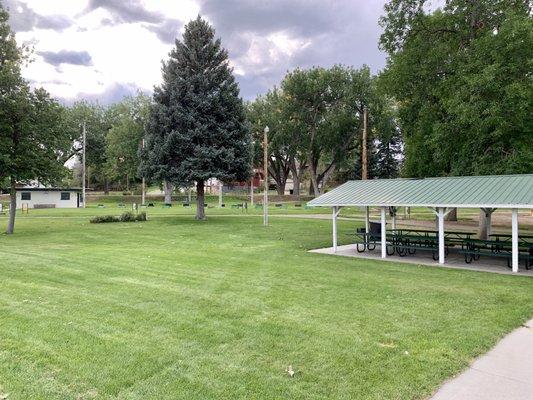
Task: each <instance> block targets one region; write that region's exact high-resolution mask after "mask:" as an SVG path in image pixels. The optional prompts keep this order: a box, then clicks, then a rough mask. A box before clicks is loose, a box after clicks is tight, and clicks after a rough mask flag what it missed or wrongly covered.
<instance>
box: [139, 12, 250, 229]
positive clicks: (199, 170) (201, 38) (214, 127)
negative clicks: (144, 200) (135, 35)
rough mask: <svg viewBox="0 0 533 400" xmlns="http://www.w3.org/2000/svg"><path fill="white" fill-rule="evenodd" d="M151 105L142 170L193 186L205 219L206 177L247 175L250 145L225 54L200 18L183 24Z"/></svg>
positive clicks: (153, 176)
mask: <svg viewBox="0 0 533 400" xmlns="http://www.w3.org/2000/svg"><path fill="white" fill-rule="evenodd" d="M154 103H155V104H154V105H153V106H152V109H151V115H150V118H149V122H148V124H147V135H146V147H145V149H144V150H143V151H142V162H141V166H140V170H141V173H142V174H144V176H146V177H147V178H151V179H155V180H159V181H163V180H166V181H169V182H171V183H172V184H174V185H175V186H178V187H180V186H181V187H188V186H191V185H193V184H196V192H197V205H198V207H197V211H196V218H197V219H205V212H204V183H205V181H206V180H207V179H209V178H217V179H220V180H221V181H225V182H229V181H235V180H246V179H248V178H249V177H250V175H251V157H252V147H251V134H250V129H249V126H248V123H247V121H246V119H245V112H244V105H243V102H242V100H241V99H240V98H239V88H238V85H237V83H236V82H235V78H234V77H233V74H232V69H231V68H230V67H229V65H228V53H227V52H226V50H225V49H224V48H222V46H221V41H220V39H215V31H214V29H213V28H212V27H211V26H210V25H209V24H208V23H207V22H206V21H205V20H203V19H202V18H200V17H198V18H197V19H196V20H194V21H191V22H189V23H188V24H187V25H186V26H185V32H184V34H183V39H182V40H181V41H180V40H176V47H175V48H174V49H172V51H171V52H170V54H169V59H168V60H167V61H166V62H164V63H163V84H162V85H161V86H160V87H156V88H155V91H154Z"/></svg>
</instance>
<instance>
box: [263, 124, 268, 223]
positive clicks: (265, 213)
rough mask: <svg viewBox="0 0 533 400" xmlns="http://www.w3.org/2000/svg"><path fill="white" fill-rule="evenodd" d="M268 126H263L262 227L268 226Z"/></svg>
mask: <svg viewBox="0 0 533 400" xmlns="http://www.w3.org/2000/svg"><path fill="white" fill-rule="evenodd" d="M268 131H269V129H268V126H265V131H264V133H265V136H264V142H263V168H264V172H263V173H264V174H265V177H264V179H263V180H264V183H265V195H264V198H263V225H264V226H268Z"/></svg>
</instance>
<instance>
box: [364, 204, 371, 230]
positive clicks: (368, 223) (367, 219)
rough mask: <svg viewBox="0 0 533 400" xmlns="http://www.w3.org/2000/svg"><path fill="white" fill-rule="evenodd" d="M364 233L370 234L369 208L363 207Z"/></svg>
mask: <svg viewBox="0 0 533 400" xmlns="http://www.w3.org/2000/svg"><path fill="white" fill-rule="evenodd" d="M365 232H366V233H367V234H369V233H370V207H369V206H366V207H365Z"/></svg>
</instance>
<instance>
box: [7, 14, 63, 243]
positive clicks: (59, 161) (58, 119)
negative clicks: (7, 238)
mask: <svg viewBox="0 0 533 400" xmlns="http://www.w3.org/2000/svg"><path fill="white" fill-rule="evenodd" d="M8 18H9V15H8V13H7V12H6V11H5V10H4V9H3V8H2V6H1V4H0V182H3V181H6V180H7V181H8V182H9V187H10V197H11V206H10V213H9V221H8V227H7V233H8V234H11V233H13V231H14V225H15V210H16V192H15V188H16V184H17V183H19V182H27V181H31V180H38V181H39V182H42V183H49V182H54V181H56V180H59V179H60V178H61V177H63V176H64V174H65V173H66V169H65V168H64V167H63V163H64V162H65V160H66V159H65V157H66V155H67V154H68V149H69V148H70V145H71V143H70V140H69V138H68V135H67V134H66V133H65V132H66V129H65V125H64V121H65V120H64V117H65V113H64V108H63V107H62V106H61V105H60V104H58V103H57V102H56V101H55V100H53V99H52V98H51V97H50V96H49V94H48V93H47V92H46V91H45V90H43V89H36V90H34V91H32V90H31V89H30V87H29V84H28V82H26V80H24V79H23V78H22V76H21V73H20V69H21V65H22V63H23V62H24V61H25V60H26V55H27V54H26V53H25V49H24V48H20V47H18V46H17V43H16V41H15V36H14V34H13V32H12V31H11V29H10V27H9V25H8Z"/></svg>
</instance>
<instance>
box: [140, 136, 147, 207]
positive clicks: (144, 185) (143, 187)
mask: <svg viewBox="0 0 533 400" xmlns="http://www.w3.org/2000/svg"><path fill="white" fill-rule="evenodd" d="M141 146H142V149H143V150H144V138H143V140H142V143H141ZM142 180H143V181H142V189H141V205H143V206H144V205H145V204H146V203H145V202H146V179H145V178H144V175H143V177H142Z"/></svg>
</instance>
